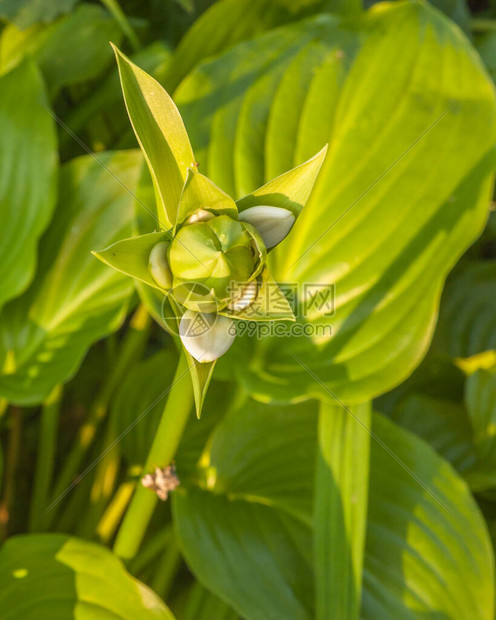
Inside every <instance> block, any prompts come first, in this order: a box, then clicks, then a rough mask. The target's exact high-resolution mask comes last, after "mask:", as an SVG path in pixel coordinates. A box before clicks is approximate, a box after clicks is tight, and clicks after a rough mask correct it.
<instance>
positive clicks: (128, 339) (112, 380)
mask: <svg viewBox="0 0 496 620" xmlns="http://www.w3.org/2000/svg"><path fill="white" fill-rule="evenodd" d="M150 322H151V321H150V316H149V315H148V313H147V311H146V309H145V308H144V306H139V307H138V309H137V310H136V312H135V313H134V316H133V318H132V320H131V324H130V326H129V329H128V332H127V333H126V336H125V338H124V342H123V344H122V346H121V348H120V351H119V354H118V358H117V363H116V365H115V366H114V367H113V369H112V370H111V372H110V373H109V375H108V377H107V379H106V381H105V382H104V384H103V385H102V388H101V390H100V392H99V393H98V396H97V397H96V399H95V402H94V404H93V406H92V408H91V410H90V413H89V416H88V419H87V420H86V421H85V422H84V424H83V425H82V427H81V429H80V430H79V433H78V436H77V438H76V441H75V442H74V445H73V447H72V450H71V452H70V454H69V456H68V457H67V460H66V462H65V464H64V466H63V468H62V471H61V473H60V474H59V477H58V479H57V482H56V484H55V489H54V491H53V494H52V502H58V500H59V499H60V498H61V496H62V495H63V494H64V493H65V492H66V490H67V489H68V487H69V486H70V485H71V484H72V482H73V480H74V479H76V478H77V475H78V473H79V471H80V469H81V465H82V463H83V460H84V458H85V456H86V454H87V453H88V450H89V449H90V447H91V445H92V443H93V440H94V439H95V437H96V435H97V431H98V429H99V427H100V425H101V423H102V421H103V419H104V418H105V416H106V414H107V409H108V404H109V401H110V398H111V396H112V394H113V392H114V390H115V389H116V387H117V386H118V385H119V383H120V382H121V381H122V380H123V378H124V376H125V374H126V372H127V370H128V368H129V366H130V365H131V364H133V363H134V362H135V361H136V360H137V359H139V358H140V357H141V355H142V353H143V349H144V347H145V345H146V342H147V340H148V335H149V332H150ZM56 514H57V510H56V506H55V505H53V507H52V508H51V509H50V510H49V512H48V514H47V517H48V523H52V522H53V519H54V518H55V516H56Z"/></svg>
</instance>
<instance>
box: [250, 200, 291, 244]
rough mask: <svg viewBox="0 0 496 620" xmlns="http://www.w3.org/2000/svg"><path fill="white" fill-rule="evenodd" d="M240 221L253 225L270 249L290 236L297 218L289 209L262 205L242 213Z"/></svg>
mask: <svg viewBox="0 0 496 620" xmlns="http://www.w3.org/2000/svg"><path fill="white" fill-rule="evenodd" d="M239 219H240V221H242V222H248V224H251V225H252V226H253V227H254V228H255V229H256V230H257V232H258V233H259V234H260V236H261V237H262V239H263V242H264V243H265V247H266V248H267V249H270V248H273V247H274V246H276V245H277V244H278V243H280V242H281V241H282V240H283V239H284V238H285V237H286V236H287V235H288V233H289V231H290V230H291V228H292V227H293V224H294V222H295V219H296V218H295V216H294V215H293V214H292V213H291V211H289V210H288V209H283V208H282V207H268V206H262V205H260V206H257V207H250V208H249V209H245V210H244V211H241V213H240V214H239Z"/></svg>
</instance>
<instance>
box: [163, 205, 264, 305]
mask: <svg viewBox="0 0 496 620" xmlns="http://www.w3.org/2000/svg"><path fill="white" fill-rule="evenodd" d="M260 243H261V242H260V241H259V239H256V237H255V235H254V233H253V232H252V230H251V226H250V225H245V224H243V223H241V222H238V221H236V220H233V219H231V218H230V217H229V216H227V215H219V216H215V217H213V218H212V219H209V220H208V221H200V222H195V223H193V224H188V225H186V226H183V227H182V228H181V229H180V230H179V231H178V232H177V234H176V237H175V238H174V240H173V241H172V243H171V246H170V250H169V265H170V269H171V271H172V275H173V277H174V296H175V297H177V298H178V301H180V302H181V303H183V305H185V306H186V307H187V308H190V309H192V310H200V311H203V312H212V311H214V310H218V309H221V308H222V307H225V306H226V305H227V304H228V302H229V301H230V300H231V299H232V294H233V291H232V286H233V283H236V284H237V285H239V284H243V283H245V282H248V281H249V280H250V279H252V278H253V277H255V276H256V275H257V273H258V272H259V271H260V268H261V262H262V260H263V257H264V250H265V248H263V249H262V250H260V248H259V246H260ZM236 292H237V295H239V289H238V291H236ZM202 302H203V305H202Z"/></svg>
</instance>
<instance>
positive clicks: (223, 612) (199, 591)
mask: <svg viewBox="0 0 496 620" xmlns="http://www.w3.org/2000/svg"><path fill="white" fill-rule="evenodd" d="M174 611H176V610H175V609H174ZM181 611H182V613H181V615H180V616H179V617H180V618H181V620H212V619H213V618H215V620H239V616H238V614H237V613H236V612H235V611H233V610H232V609H231V608H230V607H229V606H228V605H226V603H224V602H223V601H221V600H220V598H218V597H217V596H215V594H212V593H211V592H209V591H208V590H207V589H206V588H204V587H203V586H202V585H200V584H199V583H198V582H197V581H195V583H194V584H193V585H192V586H191V588H190V590H189V591H188V596H187V599H186V600H185V601H184V607H183V609H182V610H181ZM176 613H177V612H176Z"/></svg>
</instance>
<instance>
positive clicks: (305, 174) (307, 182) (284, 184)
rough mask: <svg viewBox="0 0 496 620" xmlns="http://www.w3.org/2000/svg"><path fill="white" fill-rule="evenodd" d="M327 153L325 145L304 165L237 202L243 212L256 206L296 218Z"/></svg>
mask: <svg viewBox="0 0 496 620" xmlns="http://www.w3.org/2000/svg"><path fill="white" fill-rule="evenodd" d="M326 153H327V145H326V146H325V147H324V148H323V149H322V150H321V151H320V152H319V153H317V155H315V156H314V157H312V159H310V160H308V161H307V162H305V163H304V164H301V165H300V166H297V167H296V168H293V170H290V171H289V172H285V173H283V174H281V175H280V176H278V177H277V178H275V179H273V180H272V181H269V182H268V183H266V184H265V185H264V186H263V187H260V188H259V189H257V190H255V191H254V192H252V193H251V194H249V195H248V196H245V197H244V198H241V199H240V200H238V201H237V203H236V204H237V205H238V209H239V210H240V211H244V210H245V209H249V208H250V207H256V206H257V205H267V206H272V207H282V208H283V209H288V210H289V211H291V212H292V213H293V215H294V216H295V217H298V216H299V215H300V213H301V211H302V209H303V207H304V206H305V204H306V202H307V200H308V198H309V196H310V193H311V191H312V189H313V186H314V184H315V181H316V180H317V176H318V174H319V171H320V169H321V167H322V164H323V162H324V158H325V156H326Z"/></svg>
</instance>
